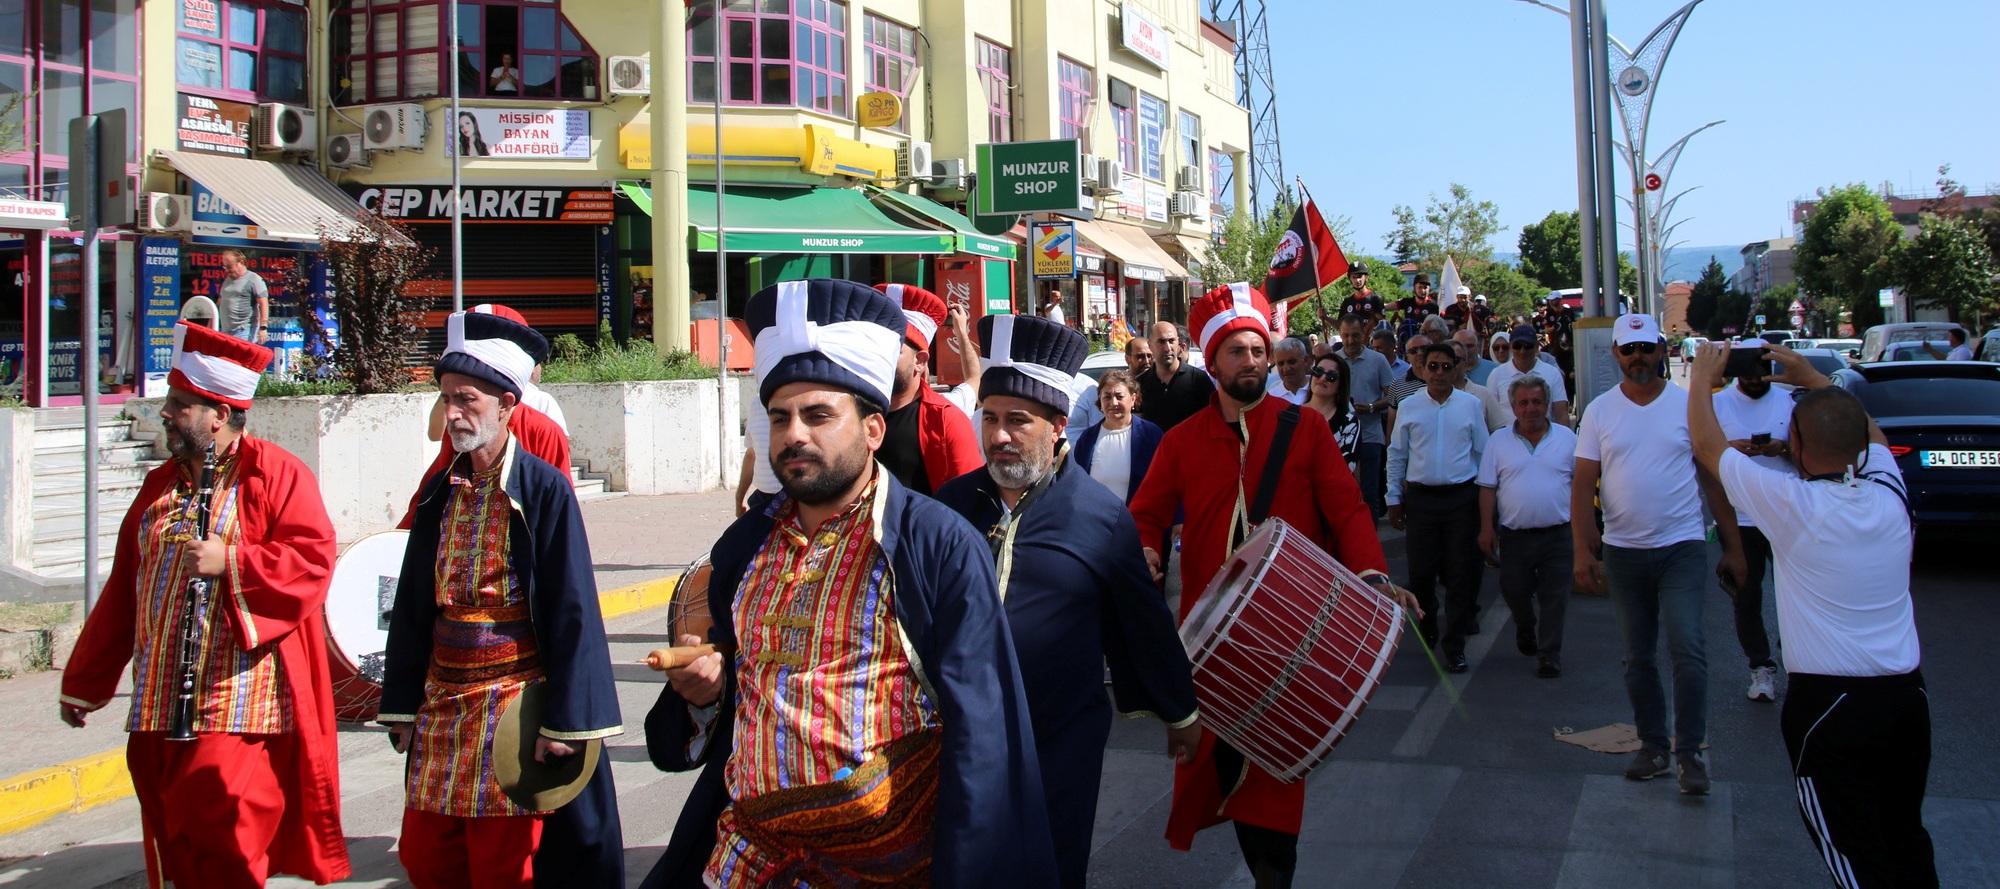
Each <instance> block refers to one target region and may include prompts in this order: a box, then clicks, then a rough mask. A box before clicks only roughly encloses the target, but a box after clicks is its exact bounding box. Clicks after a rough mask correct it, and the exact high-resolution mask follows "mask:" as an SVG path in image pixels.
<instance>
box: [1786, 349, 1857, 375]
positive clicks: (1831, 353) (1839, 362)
mask: <svg viewBox="0 0 2000 889" xmlns="http://www.w3.org/2000/svg"><path fill="white" fill-rule="evenodd" d="M1792 351H1794V352H1797V353H1799V354H1800V355H1803V356H1805V359H1806V361H1808V362H1811V363H1812V366H1813V369H1814V370H1817V371H1819V372H1820V373H1823V374H1826V375H1827V376H1829V377H1830V376H1833V375H1834V374H1836V373H1839V372H1841V371H1843V370H1846V369H1847V353H1846V352H1839V351H1835V350H1833V349H1793V350H1792Z"/></svg>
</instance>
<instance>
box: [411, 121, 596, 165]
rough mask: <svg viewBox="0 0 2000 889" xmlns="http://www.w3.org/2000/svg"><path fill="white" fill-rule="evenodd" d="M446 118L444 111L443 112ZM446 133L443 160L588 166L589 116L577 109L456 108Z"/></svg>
mask: <svg viewBox="0 0 2000 889" xmlns="http://www.w3.org/2000/svg"><path fill="white" fill-rule="evenodd" d="M445 113H446V114H450V112H449V111H447V112H445ZM458 114H459V119H458V120H457V121H454V122H453V123H452V124H451V125H450V126H447V127H445V140H444V142H445V146H444V156H445V157H451V156H452V154H453V153H455V152H457V151H458V147H459V143H460V142H461V141H463V142H465V143H466V144H467V145H468V148H467V150H466V152H465V154H466V156H467V157H486V158H492V159H494V160H585V161H587V160H590V112H589V111H588V110H587V109H582V108H461V109H459V112H458Z"/></svg>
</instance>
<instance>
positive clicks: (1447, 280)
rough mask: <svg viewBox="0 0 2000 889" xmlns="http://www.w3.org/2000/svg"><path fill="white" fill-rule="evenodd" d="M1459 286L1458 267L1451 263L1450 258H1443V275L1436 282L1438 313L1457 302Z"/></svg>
mask: <svg viewBox="0 0 2000 889" xmlns="http://www.w3.org/2000/svg"><path fill="white" fill-rule="evenodd" d="M1460 286H1461V285H1460V284H1459V281H1458V266H1457V264H1455V263H1453V262H1452V261H1451V257H1449V256H1447V257H1445V258H1444V274H1443V275H1440V276H1439V280H1438V310H1439V311H1443V310H1445V309H1449V308H1451V304H1452V303H1455V302H1458V288H1459V287H1460Z"/></svg>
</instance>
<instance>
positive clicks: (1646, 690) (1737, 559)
mask: <svg viewBox="0 0 2000 889" xmlns="http://www.w3.org/2000/svg"><path fill="white" fill-rule="evenodd" d="M1612 344H1613V347H1614V351H1615V357H1616V359H1617V361H1618V369H1619V370H1620V371H1621V372H1622V373H1623V375H1624V380H1623V382H1620V383H1619V384H1618V385H1617V386H1616V387H1615V388H1612V389H1611V390H1609V391H1607V392H1605V393H1604V394H1603V395H1602V396H1600V397H1598V398H1597V399H1596V400H1595V401H1594V402H1592V403H1591V406H1590V410H1589V411H1587V412H1585V413H1584V417H1583V428H1582V430H1581V431H1580V432H1578V434H1577V447H1576V469H1575V475H1574V484H1573V485H1572V486H1571V490H1570V515H1571V516H1572V517H1573V521H1572V522H1571V523H1570V529H1571V535H1572V537H1573V538H1574V543H1575V553H1576V566H1575V573H1576V585H1577V587H1578V588H1580V589H1582V590H1585V591H1591V590H1601V589H1605V588H1606V586H1607V585H1608V587H1609V590H1610V595H1611V604H1612V607H1613V608H1614V609H1616V611H1617V613H1618V627H1619V631H1620V633H1621V634H1622V635H1623V637H1624V642H1625V693H1626V695H1627V696H1628V697H1630V698H1631V701H1632V711H1633V717H1634V719H1633V722H1635V723H1637V724H1638V727H1639V741H1640V743H1641V744H1642V745H1643V746H1642V747H1641V748H1640V750H1639V752H1638V753H1637V754H1636V755H1634V757H1633V759H1632V763H1631V765H1629V766H1628V767H1627V768H1626V769H1625V777H1626V778H1628V779H1631V780H1634V781H1646V780H1650V779H1652V778H1657V777H1660V776H1662V775H1665V774H1667V772H1668V771H1669V770H1671V769H1672V768H1673V767H1674V766H1676V765H1677V766H1678V768H1679V774H1680V789H1681V792H1682V793H1687V794H1705V793H1707V792H1708V789H1709V778H1708V761H1707V758H1706V754H1704V753H1703V752H1702V749H1701V745H1702V743H1703V742H1705V741H1706V740H1707V739H1708V738H1707V735H1708V658H1707V652H1706V650H1705V648H1704V643H1703V639H1702V599H1703V596H1704V595H1705V594H1706V592H1707V589H1706V587H1707V584H1705V583H1703V582H1702V572H1703V569H1704V568H1706V567H1707V565H1708V545H1707V544H1706V543H1705V542H1704V539H1703V538H1704V537H1705V536H1706V530H1707V529H1706V527H1705V525H1704V523H1703V521H1702V499H1703V497H1706V498H1707V500H1708V509H1709V512H1710V513H1712V514H1713V515H1714V516H1715V521H1716V526H1717V530H1718V532H1719V533H1720V535H1721V537H1722V564H1721V566H1720V567H1719V568H1718V569H1717V573H1719V574H1721V575H1722V576H1723V577H1724V578H1725V579H1726V580H1727V581H1728V582H1729V583H1731V584H1740V583H1741V581H1742V578H1743V575H1744V561H1743V547H1742V541H1741V540H1740V539H1739V538H1738V534H1737V529H1736V511H1735V510H1734V509H1731V508H1730V506H1729V498H1728V497H1727V496H1726V495H1725V494H1724V493H1723V490H1722V486H1721V484H1720V483H1718V482H1717V481H1716V480H1715V478H1714V476H1712V475H1710V474H1709V473H1708V472H1707V471H1705V470H1701V469H1699V468H1698V467H1697V466H1696V464H1695V460H1694V449H1693V445H1692V444H1691V441H1690V438H1689V435H1688V418H1687V405H1688V393H1687V390H1685V389H1682V388H1681V387H1679V386H1676V385H1673V384H1672V383H1669V382H1667V381H1666V380H1665V379H1663V378H1662V377H1661V376H1660V356H1661V355H1662V354H1664V350H1665V349H1666V342H1665V341H1664V340H1662V339H1661V337H1660V326H1659V323H1658V322H1656V321H1654V320H1653V318H1652V316H1650V315H1621V316H1619V317H1618V320H1617V321H1615V322H1613V326H1612ZM1600 480H1601V481H1602V484H1603V489H1602V491H1600V490H1599V488H1598V485H1599V482H1600ZM1593 498H1595V499H1596V500H1601V501H1602V503H1603V507H1604V530H1603V532H1602V533H1601V534H1600V532H1599V531H1598V528H1597V523H1596V522H1594V521H1591V514H1592V510H1593V509H1594V508H1595V505H1596V504H1595V503H1593ZM1600 557H1601V558H1602V559H1603V560H1604V561H1603V563H1602V564H1600V563H1599V562H1598V561H1597V560H1598V558H1600ZM1663 630H1664V631H1665V633H1666V637H1667V651H1668V653H1669V655H1670V656H1671V658H1672V664H1673V697H1672V701H1673V711H1672V719H1671V726H1672V728H1671V734H1670V732H1669V717H1668V709H1667V706H1668V700H1669V699H1668V697H1667V693H1666V690H1665V689H1664V688H1663V687H1662V685H1661V681H1660V673H1659V667H1658V665H1657V664H1656V663H1655V662H1654V661H1655V654H1656V649H1657V647H1658V643H1659V636H1660V633H1661V631H1663ZM1670 740H1671V747H1670V746H1669V744H1670ZM1670 750H1671V752H1672V754H1673V756H1674V760H1673V761H1670V760H1669V759H1668V754H1669V751H1670Z"/></svg>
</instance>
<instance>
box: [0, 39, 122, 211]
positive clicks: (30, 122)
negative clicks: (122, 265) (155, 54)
mask: <svg viewBox="0 0 2000 889" xmlns="http://www.w3.org/2000/svg"><path fill="white" fill-rule="evenodd" d="M73 8H75V9H76V10H77V12H78V13H79V15H78V17H77V18H76V19H75V20H74V21H73V22H72V23H73V24H75V25H77V27H78V33H77V35H76V39H77V45H76V57H75V60H74V61H63V60H62V58H61V53H60V51H59V48H57V49H56V50H51V48H50V47H49V46H47V45H46V44H45V42H44V40H43V36H44V28H43V24H44V22H43V18H44V13H45V11H46V4H44V3H41V2H26V3H24V8H23V11H22V15H21V18H20V23H21V33H20V34H19V35H17V37H18V38H19V39H18V43H19V44H20V47H21V52H20V53H19V54H18V55H17V54H13V53H8V54H5V55H0V65H5V66H7V67H8V68H11V69H13V71H14V72H16V73H18V75H19V78H20V86H21V89H20V92H19V93H18V94H19V95H22V96H26V97H27V98H26V99H25V100H24V101H23V102H22V103H21V106H20V108H19V109H18V113H19V114H20V115H21V131H20V132H21V143H22V144H21V147H20V148H19V149H18V150H16V151H13V152H10V153H7V154H4V155H0V166H6V167H16V168H19V169H20V170H21V172H22V178H23V182H22V184H20V185H0V195H7V196H17V197H23V198H27V199H30V200H44V201H55V202H59V203H60V202H63V201H67V200H68V196H69V151H68V144H67V142H68V139H69V118H70V117H72V116H74V114H97V113H102V112H104V111H109V110H112V109H114V108H121V107H122V108H124V109H125V111H126V114H127V129H126V148H125V157H126V166H125V172H126V175H127V176H128V177H132V176H135V175H137V174H138V173H139V171H140V164H139V149H138V146H139V136H140V133H142V132H143V131H144V128H145V102H144V95H145V93H144V90H143V89H142V87H141V84H140V77H141V73H140V72H141V71H143V70H144V68H143V65H142V64H141V58H140V56H141V54H142V53H143V43H142V41H143V37H142V34H141V30H140V27H139V23H140V19H141V17H142V16H143V14H144V11H143V9H141V8H140V7H139V5H138V4H137V3H134V4H133V8H132V9H131V10H129V11H128V15H127V18H126V21H125V22H124V23H123V24H125V26H126V27H129V28H130V29H131V30H130V31H129V33H128V34H127V35H126V36H128V37H129V38H130V40H129V42H128V43H127V44H126V45H125V46H124V50H125V51H127V52H129V53H130V58H129V59H128V60H127V63H128V67H130V68H131V71H130V72H129V73H128V72H124V71H118V70H116V69H113V68H100V67H97V62H98V58H97V57H98V55H99V53H100V50H101V49H102V48H103V47H102V46H101V45H100V42H99V41H100V40H102V39H104V38H106V37H107V36H110V35H111V34H112V30H113V29H115V28H116V27H117V26H118V25H119V24H120V23H119V22H118V20H117V18H118V14H119V10H118V9H116V8H115V6H114V8H113V9H111V10H103V11H101V10H99V9H97V7H96V5H95V4H94V3H92V2H91V0H79V2H77V3H76V4H75V5H74V7H73ZM100 12H105V13H106V14H108V15H109V16H110V17H111V19H112V21H111V23H110V25H109V26H108V27H105V28H100V27H98V22H97V21H96V19H97V16H98V15H99V13H100ZM10 48H11V47H10ZM51 75H63V76H68V77H73V78H75V82H76V84H77V91H78V95H77V99H78V107H76V108H74V109H68V108H58V107H56V105H57V103H58V102H59V101H60V100H59V98H58V96H57V95H55V94H52V92H51V91H50V90H48V89H47V88H46V87H47V86H48V80H49V78H50V76H51ZM109 84H117V85H121V86H123V87H124V88H125V90H126V91H127V92H126V96H127V97H129V99H130V101H131V104H130V105H125V104H122V103H114V104H107V103H106V102H105V101H103V100H102V99H101V97H100V90H102V89H104V87H105V86H107V85H109ZM45 125H52V129H51V131H50V132H48V133H42V132H41V131H40V129H41V128H42V127H43V126H45ZM128 181H130V180H129V179H128Z"/></svg>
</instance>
